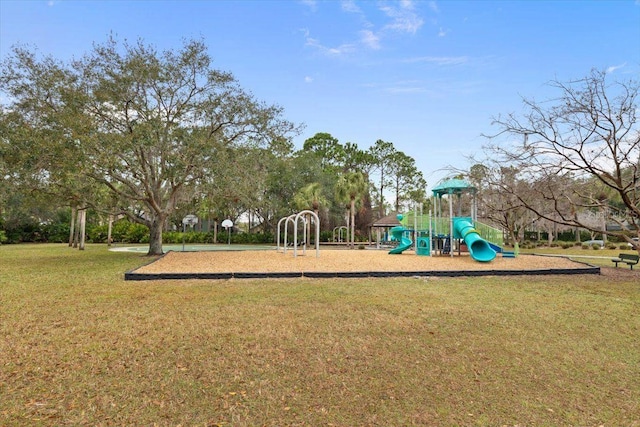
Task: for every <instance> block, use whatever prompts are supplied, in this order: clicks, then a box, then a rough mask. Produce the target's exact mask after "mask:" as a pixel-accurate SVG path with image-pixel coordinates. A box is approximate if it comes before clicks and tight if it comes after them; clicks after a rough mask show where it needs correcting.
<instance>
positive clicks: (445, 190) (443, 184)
mask: <svg viewBox="0 0 640 427" xmlns="http://www.w3.org/2000/svg"><path fill="white" fill-rule="evenodd" d="M431 191H432V192H433V195H434V196H442V195H443V194H462V193H475V192H476V187H474V186H473V185H471V184H470V183H469V182H468V181H465V180H464V179H458V178H452V179H447V180H444V181H440V183H439V184H438V185H437V186H436V187H435V188H434V189H433V190H431Z"/></svg>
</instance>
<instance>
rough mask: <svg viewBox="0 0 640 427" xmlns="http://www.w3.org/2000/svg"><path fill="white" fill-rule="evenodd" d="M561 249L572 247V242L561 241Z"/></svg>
mask: <svg viewBox="0 0 640 427" xmlns="http://www.w3.org/2000/svg"><path fill="white" fill-rule="evenodd" d="M561 246H562V249H569V248H572V247H573V243H571V242H562V243H561Z"/></svg>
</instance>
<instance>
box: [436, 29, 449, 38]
mask: <svg viewBox="0 0 640 427" xmlns="http://www.w3.org/2000/svg"><path fill="white" fill-rule="evenodd" d="M448 33H449V31H447V30H445V29H444V28H442V27H440V30H439V31H438V37H444V36H446V35H447V34H448Z"/></svg>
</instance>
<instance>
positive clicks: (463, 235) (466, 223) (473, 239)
mask: <svg viewBox="0 0 640 427" xmlns="http://www.w3.org/2000/svg"><path fill="white" fill-rule="evenodd" d="M453 231H454V236H453V237H454V238H456V239H462V240H464V242H465V243H466V244H467V247H468V248H469V253H470V254H471V258H473V259H474V260H476V261H480V262H489V261H493V259H494V258H495V257H496V251H494V250H493V249H492V248H491V246H490V245H489V242H487V241H486V240H484V239H483V238H482V237H480V235H479V234H478V232H477V231H476V230H475V228H474V227H473V222H472V221H471V218H464V217H460V218H454V219H453Z"/></svg>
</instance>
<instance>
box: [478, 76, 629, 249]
mask: <svg viewBox="0 0 640 427" xmlns="http://www.w3.org/2000/svg"><path fill="white" fill-rule="evenodd" d="M608 77H609V76H608V75H607V73H605V72H601V71H595V70H594V71H592V72H591V74H590V75H588V76H587V77H585V78H583V79H580V80H575V81H570V82H568V83H562V82H559V81H553V82H551V84H550V85H551V86H552V87H553V88H555V89H557V90H559V91H560V95H559V97H558V98H556V99H553V100H551V101H548V102H543V103H539V102H536V101H534V100H530V99H524V100H523V101H524V106H525V107H526V110H527V111H528V112H527V113H526V114H525V115H524V116H522V117H519V116H517V115H515V114H509V115H507V116H504V117H497V118H495V119H494V121H493V124H494V125H496V126H498V128H499V131H498V132H497V133H495V134H493V135H489V136H488V137H489V138H490V139H491V143H490V145H488V146H487V147H486V148H487V150H488V151H489V152H490V154H491V158H492V159H493V160H492V162H493V165H500V166H501V167H504V166H505V165H508V166H511V167H513V168H515V170H517V171H518V176H517V177H518V179H519V180H523V181H526V182H529V183H532V184H534V185H532V192H531V193H527V194H526V195H523V194H520V193H519V192H518V191H516V188H515V187H511V186H503V187H502V191H504V192H506V193H508V194H510V195H512V196H514V197H515V199H516V200H517V201H518V202H519V203H521V204H522V206H524V207H525V208H526V209H528V210H530V211H532V212H533V213H534V214H535V215H537V216H538V217H540V218H542V219H545V220H548V221H551V222H554V223H557V224H563V225H567V226H572V227H580V228H584V229H586V230H589V231H597V232H603V233H604V234H605V235H606V234H608V235H611V236H618V237H619V238H622V239H624V240H626V241H627V242H629V243H630V244H632V245H633V246H634V247H635V249H637V250H638V252H640V244H639V243H638V242H637V241H635V242H634V241H633V240H632V235H636V236H640V129H639V126H638V123H637V116H636V115H637V112H638V104H637V102H638V91H639V84H638V81H637V80H629V81H624V82H621V81H617V82H613V83H610V82H609V81H608V80H607V79H608ZM505 137H511V138H512V139H511V141H509V140H507V141H506V142H507V143H506V144H505ZM514 141H517V142H514ZM496 167H497V166H496ZM541 201H542V202H541ZM584 212H595V213H599V214H601V215H606V218H605V220H606V221H608V222H609V223H615V224H617V225H618V227H616V229H615V230H613V229H608V230H602V227H598V229H595V228H594V225H593V222H592V221H584V220H582V218H584V215H582V214H583V213H584Z"/></svg>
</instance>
